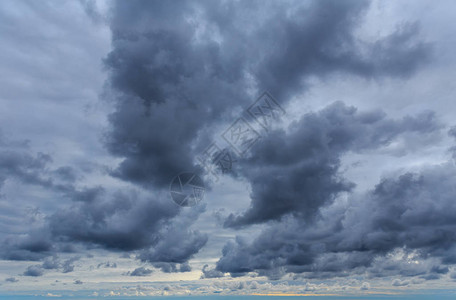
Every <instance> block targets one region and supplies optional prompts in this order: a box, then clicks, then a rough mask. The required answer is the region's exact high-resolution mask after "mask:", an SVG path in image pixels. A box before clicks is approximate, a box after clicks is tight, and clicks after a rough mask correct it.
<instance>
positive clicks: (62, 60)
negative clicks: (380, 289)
mask: <svg viewBox="0 0 456 300" xmlns="http://www.w3.org/2000/svg"><path fill="white" fill-rule="evenodd" d="M420 3H421V2H420ZM442 5H443V6H445V5H449V6H451V5H450V4H442ZM425 6H426V5H424V4H419V5H418V4H417V7H420V8H421V9H422V10H423V7H425ZM0 7H1V9H0V16H3V17H4V18H5V19H8V20H9V21H10V22H11V24H16V25H17V26H19V27H18V28H19V29H18V30H19V31H23V32H21V34H19V35H15V34H13V33H12V32H13V29H12V26H13V25H12V26H9V25H7V24H6V22H5V24H3V26H0V32H1V33H3V34H0V36H3V37H1V38H0V39H1V40H2V44H6V45H9V47H8V51H6V52H5V53H6V54H1V55H0V67H1V68H2V70H3V71H2V72H3V73H4V74H5V76H4V77H5V80H3V79H2V80H1V81H0V86H1V87H2V92H0V101H2V104H3V103H5V104H8V105H13V106H14V108H15V110H12V109H6V108H4V109H1V110H0V113H1V114H4V115H5V120H8V122H9V123H8V124H6V123H5V122H0V126H1V135H0V208H1V211H0V224H1V226H2V227H1V228H2V230H1V233H0V239H1V243H0V258H1V259H3V260H4V261H8V262H21V263H22V262H23V263H24V264H25V265H21V266H22V269H21V271H15V272H7V273H8V274H6V275H7V276H5V279H4V284H5V285H12V284H14V285H15V286H18V285H20V284H22V282H23V281H25V280H27V278H30V277H35V278H36V279H38V280H41V279H43V278H47V277H48V276H53V275H55V276H73V277H71V283H74V284H76V285H82V284H83V282H82V281H81V280H79V279H78V278H83V279H84V284H83V285H84V287H86V286H87V285H88V284H89V285H90V278H88V279H86V277H84V276H83V274H84V272H85V271H84V270H87V269H88V268H89V269H90V270H91V271H92V272H93V273H94V274H102V275H99V276H102V277H103V281H109V276H110V275H111V276H113V278H114V277H115V276H117V277H115V279H113V280H112V281H113V282H119V281H121V280H125V281H129V280H139V279H141V280H142V279H144V278H156V277H154V276H158V277H159V276H163V278H168V279H169V278H186V279H188V278H192V279H200V280H201V281H203V282H206V281H209V280H212V281H213V282H214V287H213V289H212V290H211V292H216V288H217V286H218V284H221V283H218V282H223V280H226V279H227V278H230V277H231V278H234V277H235V278H237V279H236V280H239V281H240V282H239V284H238V283H236V286H230V287H229V288H228V289H229V290H231V291H241V290H249V291H250V290H256V289H259V288H260V287H261V289H262V290H261V291H260V292H261V293H262V292H266V293H267V291H268V290H274V289H275V287H273V285H271V284H269V283H268V282H267V281H268V280H281V279H286V280H293V281H295V282H300V283H302V286H303V287H302V289H303V291H312V292H313V291H316V290H317V288H316V286H315V285H312V284H311V283H309V282H310V281H311V280H320V281H321V280H328V279H331V280H332V279H341V278H348V279H347V280H352V278H356V280H358V279H359V278H362V280H363V281H361V282H357V283H356V284H357V289H358V290H359V291H366V290H370V289H371V288H372V285H373V284H372V282H376V281H375V280H377V279H378V278H380V279H381V280H383V279H384V278H385V279H384V280H385V281H383V282H388V285H389V286H392V287H408V286H410V285H414V284H419V283H422V282H427V281H438V280H442V282H443V281H444V280H452V279H454V277H455V276H454V274H455V270H456V269H455V266H454V265H455V264H456V236H455V232H456V220H455V217H454V216H455V215H456V204H455V202H454V199H455V198H456V190H455V188H454V183H455V180H456V168H455V165H454V164H453V163H452V161H451V159H452V158H453V160H454V158H455V157H456V154H455V153H456V150H455V149H456V146H454V145H455V143H456V140H455V137H456V129H455V128H456V127H454V124H448V115H447V114H449V112H448V111H445V108H442V106H440V105H438V104H430V103H431V100H435V99H428V98H426V97H431V96H433V95H434V94H436V93H434V94H432V93H433V92H435V90H437V89H438V88H436V87H435V86H439V87H440V85H438V84H437V83H435V82H432V80H429V85H430V86H432V87H433V88H434V90H431V91H426V93H423V94H424V96H423V95H419V93H418V92H416V93H413V92H411V91H409V93H408V94H407V93H404V90H407V89H408V90H410V89H412V90H413V88H416V89H417V90H420V88H421V89H422V88H423V85H425V84H423V82H422V81H420V80H419V79H416V78H422V77H423V76H426V74H429V78H431V79H432V78H434V80H435V77H436V76H435V73H436V72H437V71H436V68H437V67H436V66H437V65H438V66H442V65H445V63H447V64H448V65H451V64H453V65H454V62H456V60H454V59H453V60H452V59H450V58H448V55H447V56H445V55H442V53H446V52H445V51H443V50H442V49H447V48H451V47H450V46H449V44H451V40H449V42H447V44H445V43H442V42H441V40H439V39H438V38H433V37H432V36H431V37H430V38H429V36H428V35H426V34H425V33H429V32H433V31H432V28H431V29H429V28H428V27H426V26H429V22H427V23H426V24H427V25H426V24H422V22H421V21H422V20H420V17H419V16H418V15H417V16H416V17H415V16H414V15H413V10H411V11H412V13H410V14H407V17H404V18H398V17H397V16H396V17H391V16H389V17H390V19H391V21H394V26H391V25H389V26H383V25H384V24H383V22H380V21H379V20H378V19H375V13H376V12H377V11H378V10H379V9H380V10H381V9H383V10H384V11H386V12H388V11H389V9H390V10H391V11H395V12H396V14H400V13H401V12H400V11H397V9H398V6H395V5H393V4H392V3H386V4H384V5H381V4H379V3H377V2H373V3H371V2H370V1H361V0H349V1H336V0H323V1H316V0H315V1H311V0H309V1H287V2H276V1H237V2H235V1H116V2H106V3H105V2H101V1H80V2H78V3H77V4H71V5H70V4H68V3H57V2H52V1H49V2H45V4H43V5H39V4H36V3H34V2H28V1H20V2H19V4H15V3H12V2H5V3H3V4H1V5H0ZM18 12H19V13H18ZM20 12H23V13H24V14H25V15H26V16H29V19H30V21H29V22H30V26H28V27H27V26H25V25H23V24H22V22H21V19H22V17H20ZM62 13H63V15H62V16H63V17H62V16H61V17H57V16H60V15H61V14H62ZM72 14H74V15H75V16H77V18H75V19H76V21H75V22H76V23H75V24H74V25H72V26H67V25H65V24H66V18H64V16H70V15H72ZM393 15H394V14H393ZM68 19H69V18H68ZM388 21H390V20H389V19H388ZM26 23H27V22H26ZM21 24H22V25H21ZM40 26H42V27H43V28H44V29H43V30H42V31H37V37H34V38H33V41H34V43H35V44H36V49H33V50H32V52H31V53H32V54H26V51H25V50H26V49H28V48H29V46H30V43H31V42H30V39H31V36H32V35H28V34H27V33H26V32H27V30H32V31H33V29H34V28H40ZM431 27H432V26H431ZM29 28H30V29H29ZM62 28H63V29H62ZM79 29H80V30H82V31H81V32H84V33H85V34H81V33H80V32H79ZM93 32H98V33H97V34H99V35H96V34H95V35H94V36H92V37H91V38H90V39H89V41H88V40H87V39H88V38H86V35H88V34H89V33H93ZM423 32H425V33H423ZM81 35H84V37H82V36H81ZM100 37H104V38H105V39H106V40H107V41H108V42H107V43H106V44H102V43H101V42H100V44H92V42H91V41H92V40H93V41H95V40H97V41H98V40H99V38H100ZM439 37H440V38H441V36H439ZM32 44H33V43H32ZM35 44H34V45H35ZM57 46H59V47H57ZM75 47H76V48H75ZM78 47H79V48H78ZM103 47H104V48H103ZM12 49H17V51H16V52H14V51H12ZM43 49H48V50H49V49H53V51H54V52H55V55H53V56H52V55H49V54H47V53H46V51H44V50H43ZM70 49H78V50H74V51H73V50H70ZM33 51H35V52H33ZM54 52H53V53H54ZM18 53H19V54H18ZM33 53H35V55H33ZM94 53H97V55H95V54H94ZM9 56H11V58H10V59H11V61H14V62H17V66H18V67H17V68H13V67H12V66H11V64H10V63H8V61H9V60H8V57H9ZM95 56H96V59H95V58H94V57H95ZM24 57H26V58H27V59H25V58H24ZM442 57H443V58H445V60H446V61H445V62H443V63H442ZM78 59H80V60H81V61H82V60H83V59H84V62H85V63H84V68H81V67H80V66H79V65H78V64H74V61H78ZM437 62H438V63H437ZM97 63H98V64H97ZM60 66H61V67H60ZM59 67H60V68H59ZM21 68H22V69H21ZM86 68H87V69H90V70H91V71H90V72H85V69H86ZM437 70H440V69H437ZM437 73H438V72H437ZM8 74H9V75H8ZM14 74H16V75H17V74H20V75H21V76H18V77H17V80H16V81H14V80H13V79H12V78H15V77H14ZM62 74H65V76H68V77H64V78H63V79H61V77H62V76H63V75H62ZM39 75H40V76H39ZM420 76H421V77H420ZM437 77H438V76H437ZM2 78H3V77H2ZM43 78H44V79H46V78H47V80H48V81H49V82H50V83H52V84H44V83H43V82H44V81H45V80H44V79H43ZM43 80H44V81H43ZM414 80H416V81H414ZM69 82H71V83H72V84H68V83H69ZM410 82H411V83H410ZM338 83H343V84H345V85H346V86H348V88H346V89H345V90H344V91H340V90H336V91H334V86H337V84H338ZM408 84H410V85H412V87H410V86H408ZM413 84H414V85H415V86H413ZM53 85H55V86H53ZM322 86H323V87H322ZM372 86H381V87H382V88H384V90H385V91H390V90H392V89H393V88H401V89H402V90H401V92H397V93H396V92H394V91H392V92H390V94H391V95H393V96H394V97H393V99H383V100H384V101H383V100H382V102H380V101H377V99H378V96H376V97H374V95H373V94H374V93H373V92H372ZM65 87H66V89H65ZM70 87H71V88H70ZM81 87H84V88H86V89H87V91H86V90H83V92H81V91H80V90H81ZM319 89H320V90H319ZM364 89H366V91H367V92H366V93H365V94H363V93H360V92H359V91H360V90H363V91H364ZM321 90H324V91H327V93H329V94H330V95H331V99H323V100H322V99H319V98H318V96H315V95H318V93H321ZM443 90H444V89H443ZM34 91H36V92H34ZM264 91H268V92H269V93H270V94H271V95H273V97H274V98H275V99H276V101H277V103H278V105H280V107H281V108H283V111H286V112H287V113H286V114H285V115H283V116H282V119H281V120H277V122H275V123H274V124H273V126H271V127H270V128H267V129H266V130H265V129H258V131H259V132H260V133H259V135H261V137H260V138H259V140H258V141H257V142H256V143H255V144H254V145H253V146H252V147H251V148H250V149H249V150H248V151H247V152H246V153H244V154H243V155H238V156H237V157H236V160H235V163H234V164H233V168H232V170H230V172H228V173H227V174H224V175H223V176H221V182H213V181H209V180H208V181H207V182H206V188H207V189H206V192H207V196H206V202H203V203H201V204H199V205H197V206H195V207H180V206H178V205H176V204H175V203H174V202H173V201H171V199H170V197H169V194H168V189H169V188H170V182H171V180H172V179H173V178H175V176H176V175H178V174H180V173H181V172H195V173H197V174H198V175H200V176H201V177H203V178H205V179H207V178H208V177H207V176H205V175H208V174H206V173H205V170H204V168H202V167H201V166H200V165H199V163H198V160H197V157H198V155H200V154H201V153H202V151H203V150H204V149H206V147H207V146H208V145H210V143H211V142H212V141H216V140H221V135H220V134H221V133H222V132H224V131H225V130H226V128H229V126H230V124H232V123H233V122H234V121H235V120H236V119H237V118H238V117H240V116H244V117H245V116H246V114H245V113H243V112H244V110H245V109H246V108H247V107H249V106H250V105H251V104H252V103H253V101H254V100H255V99H256V98H257V97H258V96H259V95H261V94H262V93H263V92H264ZM314 91H316V92H315V94H313V93H314ZM369 93H370V94H369ZM439 93H443V92H441V91H439ZM448 93H451V90H448ZM70 94H71V96H70ZM340 94H344V95H345V96H344V97H343V99H344V101H338V100H339V99H338V97H339V95H340ZM360 95H363V97H364V96H365V97H366V98H362V97H360ZM404 95H408V96H415V97H416V100H415V102H416V103H418V104H417V105H416V106H414V107H413V109H410V111H407V110H406V109H404V110H396V111H395V108H397V107H400V105H399V104H397V103H404V104H403V107H407V105H408V103H410V101H411V100H410V99H405V98H401V97H404ZM16 98H18V99H16ZM309 98H312V99H313V100H312V101H313V102H312V105H310V104H309V103H311V102H309V101H307V100H308V99H309ZM371 98H372V99H375V100H372V99H371ZM315 99H317V100H315ZM14 100H16V101H15V102H13V101H14ZM17 101H23V102H19V103H20V104H17V103H18V102H17ZM26 101H29V102H30V103H33V105H32V104H31V105H32V108H31V109H30V110H29V109H28V107H29V106H28V104H27V102H26ZM392 101H396V102H397V103H395V104H394V105H392V104H391V103H392ZM37 103H38V104H37ZM40 103H41V104H40ZM437 103H438V101H437ZM30 111H32V112H30ZM404 111H406V112H405V113H404ZM11 112H14V113H15V114H14V115H13V116H14V117H8V118H6V116H7V115H10V114H11ZM246 121H248V122H250V121H252V122H251V123H252V126H254V127H255V126H256V125H254V124H253V119H248V120H247V119H246ZM55 124H57V126H56V125H55ZM7 125H10V126H7ZM452 126H453V127H452ZM74 128H78V129H79V130H76V129H74ZM255 128H260V127H259V126H256V127H255ZM81 132H83V133H81ZM225 146H226V147H228V146H229V145H225ZM363 164H365V165H363ZM369 168H371V170H369ZM220 186H223V187H224V188H225V190H223V191H221V190H220V189H219V188H220ZM239 186H246V187H247V191H243V192H239V193H235V192H231V190H230V191H228V192H227V190H229V189H230V188H232V190H236V189H238V190H239ZM233 195H234V196H233ZM221 203H223V204H221ZM214 215H216V218H214V217H212V216H214ZM214 219H217V220H214ZM217 221H218V222H217ZM93 253H95V254H98V255H100V253H102V255H106V256H108V257H102V259H100V258H99V257H98V258H97V257H96V256H93ZM116 259H118V260H116ZM88 260H92V261H91V265H90V267H89V266H87V265H86V262H87V261H88ZM56 274H58V275H56ZM113 274H115V275H113ZM13 276H14V277H13ZM94 276H96V275H94ZM171 276H176V277H171ZM179 276H187V277H179ZM251 276H260V277H261V278H263V279H262V280H265V281H266V283H264V284H261V285H258V284H256V283H251V282H249V283H244V282H243V281H242V280H243V279H245V278H249V277H251ZM262 276H264V277H262ZM16 277H20V278H19V279H16ZM158 277H157V278H158ZM119 278H120V279H119ZM176 280H177V279H176ZM179 280H180V279H179ZM325 284H326V283H325ZM221 285H223V284H221ZM72 286H73V287H74V285H72ZM173 289H175V291H179V292H181V290H180V289H179V288H174V287H173V288H171V287H170V286H167V287H165V288H164V289H163V291H166V292H167V293H168V292H172V290H173ZM221 289H222V288H221ZM163 291H162V292H163ZM113 294H116V293H114V292H113Z"/></svg>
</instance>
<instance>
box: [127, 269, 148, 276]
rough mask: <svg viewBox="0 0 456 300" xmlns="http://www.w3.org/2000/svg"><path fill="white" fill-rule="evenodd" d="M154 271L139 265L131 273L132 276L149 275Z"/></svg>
mask: <svg viewBox="0 0 456 300" xmlns="http://www.w3.org/2000/svg"><path fill="white" fill-rule="evenodd" d="M152 272H153V271H152V270H150V269H146V268H144V267H139V268H136V269H134V270H133V272H131V273H130V276H147V275H150V274H151V273H152Z"/></svg>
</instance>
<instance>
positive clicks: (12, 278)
mask: <svg viewBox="0 0 456 300" xmlns="http://www.w3.org/2000/svg"><path fill="white" fill-rule="evenodd" d="M5 281H6V282H18V281H19V280H18V279H16V278H15V277H8V278H6V279H5Z"/></svg>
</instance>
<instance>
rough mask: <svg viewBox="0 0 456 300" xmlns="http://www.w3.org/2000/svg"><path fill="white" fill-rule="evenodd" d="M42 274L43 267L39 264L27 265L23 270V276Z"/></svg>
mask: <svg viewBox="0 0 456 300" xmlns="http://www.w3.org/2000/svg"><path fill="white" fill-rule="evenodd" d="M42 275H43V268H42V267H41V266H40V265H33V266H29V267H28V268H27V270H25V272H24V276H32V277H39V276H42Z"/></svg>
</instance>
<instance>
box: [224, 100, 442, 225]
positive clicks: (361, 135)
mask: <svg viewBox="0 0 456 300" xmlns="http://www.w3.org/2000/svg"><path fill="white" fill-rule="evenodd" d="M439 128H440V125H439V123H438V121H437V120H436V118H435V116H434V114H433V113H431V112H426V113H423V114H420V115H417V116H415V117H411V116H407V117H404V118H403V119H400V120H392V119H388V118H387V117H386V115H385V114H384V113H383V112H381V111H370V112H357V110H356V108H354V107H348V106H346V105H344V104H343V103H340V102H338V103H334V104H332V105H330V106H328V107H326V108H325V109H323V110H322V111H320V112H318V113H309V114H307V115H305V116H303V117H302V119H301V120H299V121H298V122H294V123H292V124H291V125H290V127H289V128H288V130H287V131H285V130H283V129H280V130H275V131H272V132H271V133H270V134H269V135H268V137H267V138H266V139H264V140H263V141H260V142H259V143H257V144H256V145H255V146H254V147H253V149H252V152H253V154H252V156H251V157H249V158H246V159H243V160H242V161H241V164H239V165H240V167H239V168H238V169H239V170H238V172H239V173H240V174H241V175H242V176H244V177H245V178H246V179H247V180H248V181H249V182H250V184H251V186H252V192H251V199H252V202H251V206H250V208H249V209H248V210H247V211H246V212H244V213H243V214H241V215H238V216H235V215H233V214H231V215H230V216H229V218H228V219H227V220H226V221H225V226H228V227H239V226H245V225H250V224H254V223H262V222H266V221H270V220H279V219H280V218H281V217H283V216H284V215H287V214H293V215H294V216H297V217H302V218H304V219H306V220H310V219H312V218H313V217H315V215H316V213H317V211H318V210H319V208H321V207H322V206H324V205H327V204H329V203H331V202H332V201H333V200H334V198H335V197H337V196H339V195H340V193H343V192H350V191H351V189H352V188H353V187H354V185H355V184H354V183H352V182H349V181H347V180H346V179H344V178H343V177H342V176H341V172H340V170H339V167H340V159H341V156H342V155H344V154H346V153H347V152H350V151H351V152H362V151H366V150H372V149H378V148H381V147H385V146H388V145H389V144H391V143H392V142H393V141H394V140H395V139H397V138H398V136H400V135H401V134H404V133H407V134H415V135H416V136H422V135H426V134H429V133H431V134H432V133H434V132H435V131H436V130H438V129H439Z"/></svg>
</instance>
